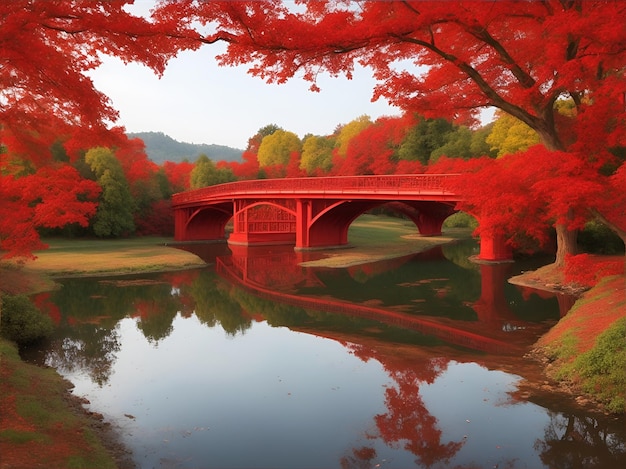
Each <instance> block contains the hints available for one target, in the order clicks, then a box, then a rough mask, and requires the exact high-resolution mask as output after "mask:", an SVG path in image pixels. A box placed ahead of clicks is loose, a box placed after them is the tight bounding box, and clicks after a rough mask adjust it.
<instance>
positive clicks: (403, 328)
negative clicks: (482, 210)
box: [36, 243, 626, 468]
mask: <svg viewBox="0 0 626 469" xmlns="http://www.w3.org/2000/svg"><path fill="white" fill-rule="evenodd" d="M473 249H475V246H474V245H472V244H471V243H469V244H463V243H461V244H459V245H455V246H446V247H445V248H436V249H434V250H432V251H429V252H427V253H423V254H420V255H413V256H407V257H405V258H400V259H395V260H391V261H384V262H378V263H372V264H366V265H362V266H358V267H351V268H347V269H328V268H304V267H302V266H300V265H299V264H298V261H300V260H302V254H297V253H294V252H293V250H291V249H284V248H264V249H256V250H248V251H245V252H241V251H239V250H238V251H237V252H235V253H233V255H224V256H218V258H215V256H214V255H213V257H212V258H211V259H210V260H214V261H215V266H211V267H209V268H206V269H199V270H194V271H186V272H178V273H169V274H159V275H148V276H141V277H118V278H110V279H67V280H65V281H63V288H62V289H61V290H59V291H56V292H52V293H47V294H43V295H38V296H37V297H36V301H37V302H38V304H39V305H40V306H41V308H42V309H44V310H46V311H48V312H49V314H50V315H51V316H52V317H53V318H54V319H55V321H56V323H57V325H58V328H57V335H56V337H55V339H54V340H53V341H52V342H51V343H50V344H49V347H47V348H46V349H45V350H41V351H40V352H39V355H38V359H39V360H40V361H43V362H45V363H46V364H48V365H50V366H54V367H55V368H56V369H57V370H59V372H60V373H61V374H62V375H64V376H65V377H67V378H68V379H69V380H70V381H71V382H72V383H74V385H75V389H74V392H75V393H76V394H78V395H81V396H85V397H86V398H87V399H88V400H89V401H90V405H89V408H90V409H91V410H93V411H95V412H99V413H102V414H103V415H104V417H105V419H106V420H107V421H109V422H111V423H112V424H113V425H114V426H115V427H116V428H118V429H119V432H120V435H121V436H122V439H123V442H124V443H125V444H126V445H127V446H128V448H129V449H130V450H131V451H132V455H133V459H134V461H135V462H136V464H137V466H138V467H141V468H213V467H214V468H335V467H336V468H370V467H371V468H375V467H389V468H408V467H418V468H444V467H446V468H447V467H455V468H477V467H485V468H493V467H499V468H503V467H506V468H544V467H545V468H548V467H552V468H576V467H581V468H583V467H584V468H617V467H623V465H624V463H626V435H625V433H626V432H625V427H626V425H625V424H626V421H624V419H623V418H622V419H610V418H605V417H602V416H599V415H596V414H589V413H585V412H582V411H580V410H577V409H576V408H575V406H573V405H572V403H571V401H569V400H568V399H565V398H563V397H561V396H554V395H550V394H549V393H547V394H536V393H530V394H528V393H524V392H519V389H518V387H519V385H520V383H521V382H522V381H521V380H522V379H523V378H529V379H536V378H537V377H538V376H539V374H538V371H539V369H538V367H536V366H535V365H534V364H532V363H530V362H529V361H528V360H525V359H523V358H522V355H523V351H524V350H525V349H526V348H527V347H528V346H529V345H531V344H532V343H533V342H534V340H536V338H537V337H538V336H539V335H540V334H542V333H543V332H545V331H546V330H547V329H548V328H549V327H550V326H551V325H552V324H554V323H555V322H556V321H557V320H558V319H559V317H560V316H561V315H562V314H565V313H566V308H565V307H564V306H563V305H565V304H566V303H567V302H566V301H564V299H563V298H560V299H559V298H556V297H554V296H549V295H545V294H539V292H533V291H531V290H527V289H520V288H517V287H514V286H512V285H509V284H508V283H507V282H506V278H508V276H510V275H514V274H515V273H517V272H519V271H520V270H526V269H528V268H530V267H529V266H526V265H522V264H514V265H512V264H505V265H503V266H491V267H490V266H487V267H484V266H482V267H481V266H476V265H474V264H471V263H469V262H467V261H466V259H467V256H468V255H469V254H471V251H472V250H473ZM221 254H225V253H224V252H222V253H221ZM559 300H560V301H559ZM564 309H565V310H564Z"/></svg>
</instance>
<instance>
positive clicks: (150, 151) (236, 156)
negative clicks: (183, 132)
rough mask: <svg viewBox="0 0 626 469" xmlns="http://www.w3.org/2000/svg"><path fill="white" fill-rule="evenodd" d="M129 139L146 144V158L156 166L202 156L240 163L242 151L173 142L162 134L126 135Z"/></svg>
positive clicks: (191, 159)
mask: <svg viewBox="0 0 626 469" xmlns="http://www.w3.org/2000/svg"><path fill="white" fill-rule="evenodd" d="M128 137H129V138H140V139H141V140H143V141H144V143H145V144H146V153H147V155H148V158H150V159H151V160H152V161H154V162H155V163H156V164H162V163H163V162H165V161H174V162H179V161H183V160H184V159H187V160H189V161H191V162H193V161H195V160H196V159H197V158H198V156H200V155H202V154H204V155H206V156H208V157H209V158H210V159H212V160H213V161H220V160H224V161H241V154H242V150H239V149H237V148H232V147H227V146H224V145H214V144H206V143H200V144H197V143H186V142H179V141H177V140H174V139H173V138H172V137H170V136H168V135H165V134H164V133H163V132H136V133H128Z"/></svg>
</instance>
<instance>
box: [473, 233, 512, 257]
mask: <svg viewBox="0 0 626 469" xmlns="http://www.w3.org/2000/svg"><path fill="white" fill-rule="evenodd" d="M478 259H479V260H481V261H486V262H511V261H512V260H513V250H512V249H511V246H509V245H508V244H507V243H506V237H505V236H504V235H501V234H488V233H481V235H480V254H479V255H478Z"/></svg>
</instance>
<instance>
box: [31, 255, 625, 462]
mask: <svg viewBox="0 0 626 469" xmlns="http://www.w3.org/2000/svg"><path fill="white" fill-rule="evenodd" d="M270 251H271V250H270ZM440 252H441V250H440ZM285 256H286V257H285ZM461 258H463V259H464V258H465V257H464V256H461ZM232 261H233V262H232V265H235V266H237V268H239V272H240V275H241V278H242V279H245V280H246V282H244V284H247V286H248V288H244V285H242V282H239V283H237V284H235V283H232V282H230V281H227V280H226V279H224V278H222V277H220V276H218V275H217V274H216V272H214V271H213V270H211V269H204V270H195V271H187V272H179V273H171V274H164V275H161V276H153V277H151V278H150V279H141V278H127V279H124V280H119V279H117V280H115V281H111V280H100V281H95V280H79V279H68V280H65V281H64V288H62V289H61V290H58V291H56V292H54V293H52V294H44V295H41V296H38V297H37V298H38V305H39V306H40V307H41V308H42V309H43V310H47V311H49V313H50V315H51V316H53V317H54V318H55V321H56V323H57V324H58V328H59V337H63V338H62V339H57V340H56V341H55V343H53V344H52V347H51V348H50V351H49V352H48V356H47V364H49V365H51V366H54V367H55V368H57V369H59V370H60V371H62V372H63V373H64V374H72V373H78V372H81V373H86V374H88V375H89V376H90V378H91V379H92V380H93V381H94V382H95V383H97V384H98V385H99V386H104V385H105V384H106V383H107V382H108V380H109V377H110V374H111V370H112V367H113V364H114V362H115V360H116V354H117V353H118V352H119V351H120V347H121V344H120V337H119V329H118V327H119V326H118V324H119V322H120V320H121V319H123V318H125V317H134V318H135V319H136V325H137V328H138V329H139V330H140V331H141V332H142V334H143V335H144V337H146V339H147V340H148V341H149V342H150V343H151V344H153V346H155V347H157V346H158V344H159V342H160V341H162V340H163V339H165V338H166V337H167V336H168V335H169V334H170V333H171V331H172V323H173V320H174V318H175V317H177V315H181V316H183V317H190V316H191V315H193V314H195V316H196V317H197V318H198V319H199V321H200V322H201V323H202V324H204V325H206V326H207V327H209V328H213V327H216V326H220V327H222V329H224V331H225V332H226V333H227V334H229V335H233V336H234V335H238V334H245V332H246V330H248V329H249V328H250V327H251V326H252V324H253V323H254V321H267V322H268V324H270V325H272V326H287V327H290V328H291V329H293V330H296V331H302V332H306V333H310V334H315V335H320V336H323V337H327V338H331V339H334V340H336V341H338V342H340V343H342V345H343V346H344V347H346V348H347V349H349V350H350V351H351V353H353V354H354V355H355V356H357V357H358V358H360V359H361V360H363V361H364V362H367V361H369V360H376V361H377V362H379V363H380V364H381V365H382V366H383V368H384V370H385V371H386V373H387V374H388V376H389V377H390V379H391V380H392V382H393V385H390V386H388V387H387V388H386V389H385V393H384V399H385V402H384V404H385V407H386V411H385V412H383V413H379V414H377V415H375V416H374V417H373V423H374V424H375V430H373V431H372V432H371V433H370V434H368V435H367V437H368V438H369V439H370V440H372V444H371V445H369V444H368V445H365V446H359V447H356V448H353V449H350V450H348V454H347V455H344V456H343V457H342V458H341V460H340V461H339V462H340V464H341V467H344V468H369V467H374V466H376V465H377V464H380V461H378V458H377V452H376V449H375V448H376V444H375V441H379V442H383V443H384V444H385V445H386V446H389V447H402V448H404V449H405V450H407V451H409V452H411V453H412V454H413V455H414V456H415V463H416V465H417V466H419V467H445V466H448V465H449V463H450V462H451V461H453V459H454V457H455V455H457V454H458V453H459V451H460V450H461V449H462V448H463V446H464V444H465V440H461V441H444V440H443V432H442V429H441V428H440V425H439V421H438V419H437V417H436V415H433V414H431V412H430V411H429V409H428V408H427V407H426V405H425V403H424V401H423V399H422V396H421V394H420V387H423V386H424V385H429V384H432V383H433V382H434V381H435V380H436V379H437V377H438V376H440V375H441V374H442V373H443V372H445V371H446V369H447V368H448V364H449V360H450V358H443V357H441V358H433V354H432V353H428V349H429V347H432V346H436V347H441V346H444V347H446V350H452V349H453V348H454V347H450V345H449V344H448V345H446V344H445V343H444V342H442V341H441V340H437V339H433V338H432V337H428V336H425V335H423V334H421V333H420V332H416V331H410V330H406V329H403V328H402V327H394V326H393V325H391V324H384V323H380V322H376V321H373V320H372V319H368V318H363V317H358V316H351V315H349V314H336V313H334V312H330V311H329V310H324V308H323V307H322V308H320V309H317V310H316V309H313V308H304V307H297V306H294V305H290V304H285V303H281V302H280V301H278V300H277V298H278V296H275V297H273V298H271V299H267V298H263V297H261V296H258V295H255V290H254V288H250V286H251V285H255V286H256V287H263V286H264V282H265V287H268V286H269V288H271V289H272V291H274V292H288V293H290V294H295V293H298V290H299V289H305V290H307V291H309V292H313V291H316V289H322V288H323V284H324V282H323V281H321V280H320V277H319V276H317V275H315V272H314V271H313V270H310V269H305V268H302V267H301V266H299V265H298V264H297V262H296V261H295V256H294V254H293V250H291V251H287V254H285V255H283V254H281V253H276V252H273V253H272V252H270V261H269V262H268V260H267V259H261V258H260V257H258V256H257V257H248V258H241V257H239V258H237V259H232ZM390 265H391V264H390ZM393 265H394V269H397V268H398V265H399V264H398V262H397V261H396V262H395V263H394V264H393ZM455 265H456V264H455ZM272 266H273V267H272ZM457 267H458V268H459V269H465V270H458V272H461V276H463V272H464V271H467V272H469V273H467V274H464V275H466V276H469V277H470V278H472V279H474V280H472V282H470V283H476V282H475V280H476V278H480V276H478V275H477V271H478V270H479V269H480V270H481V271H482V275H483V283H482V289H481V288H478V289H477V293H476V294H475V296H474V297H473V298H472V300H471V301H467V293H466V292H465V293H459V291H450V290H447V291H445V292H443V293H442V292H441V291H434V290H433V293H432V301H435V302H436V304H437V305H438V307H441V308H442V309H445V308H450V307H451V306H450V305H453V306H452V309H455V308H456V310H459V311H460V310H463V312H462V313H458V312H456V311H453V312H452V313H451V314H452V316H459V315H460V316H462V317H466V316H467V312H466V310H465V309H463V308H469V310H470V311H472V309H473V313H472V314H473V315H474V320H473V321H468V320H467V319H465V320H464V321H465V323H467V324H470V325H472V324H473V326H474V327H475V329H474V330H482V331H485V332H488V333H491V332H494V331H496V332H498V333H499V334H505V333H504V332H503V331H502V327H501V324H500V323H501V322H502V321H506V322H515V323H517V322H519V321H522V322H524V316H522V319H520V313H519V311H517V310H516V309H515V307H516V305H515V304H513V303H512V302H511V301H509V300H507V298H508V296H507V295H505V294H504V293H503V292H502V289H503V288H505V285H504V284H505V283H506V281H505V279H506V275H508V272H509V271H508V270H507V269H508V267H500V268H498V269H492V270H490V271H489V272H486V271H487V270H488V269H486V268H482V267H480V268H476V266H473V265H463V266H458V265H457ZM457 267H455V268H453V270H454V269H457ZM448 268H450V267H448ZM394 269H391V270H386V269H385V268H384V265H382V264H379V265H376V266H373V267H369V268H361V269H354V268H353V269H352V270H351V274H350V275H348V277H350V276H352V277H357V278H358V283H359V284H360V285H366V286H365V287H364V288H366V289H368V288H369V285H368V283H367V282H368V281H369V279H371V278H373V277H376V276H381V275H382V276H385V275H389V276H390V277H389V278H390V280H389V284H390V285H391V284H394V282H395V277H394V276H393V274H392V273H390V272H392V271H393V270H394ZM470 269H471V270H470ZM450 272H451V271H449V272H448V273H450ZM334 278H336V276H335V277H334ZM460 285H466V284H463V283H461V284H460ZM398 288H399V289H400V290H402V291H404V292H405V293H406V291H407V289H408V288H409V287H403V286H402V285H400V286H399V287H398ZM460 288H464V287H460ZM506 288H510V286H506ZM372 289H373V288H372ZM403 289H404V290H403ZM365 293H367V292H365ZM362 294H364V292H363V291H360V292H359V295H362ZM403 294H404V293H403ZM456 295H458V298H457V297H456ZM523 295H525V296H526V297H528V293H527V292H526V291H523ZM518 296H520V297H521V294H519V295H518ZM37 298H36V299H37ZM317 298H318V299H319V298H324V296H318V297H317ZM402 301H405V299H402ZM318 304H319V305H322V306H323V302H319V303H318ZM468 305H470V306H468ZM370 307H371V305H370ZM536 310H537V308H535V309H533V311H536ZM381 311H382V309H381ZM533 314H539V313H533ZM481 319H482V321H481ZM526 319H527V318H526ZM534 319H535V318H533V320H534ZM525 324H527V325H528V327H531V325H532V324H531V323H528V322H526V323H525ZM501 337H510V336H506V335H504V336H501ZM348 338H349V340H347V339H348ZM400 348H406V350H412V351H413V352H415V351H418V352H417V353H413V352H412V353H408V354H406V355H403V354H402V353H400V352H399V351H398V350H399V349H400ZM457 350H458V348H457ZM465 350H466V349H465ZM474 357H475V358H477V357H478V355H474ZM549 418H550V423H549V425H548V426H546V429H545V435H544V437H543V438H542V439H537V441H536V443H535V450H536V451H537V454H539V456H540V458H541V460H542V462H543V463H544V464H545V465H546V466H548V467H551V468H555V469H574V468H603V467H623V466H624V465H625V464H626V448H625V441H624V435H623V433H618V432H616V431H615V430H613V429H612V428H611V427H610V426H607V425H605V424H603V423H602V421H601V420H599V419H595V418H592V417H589V416H574V415H570V414H567V413H560V412H559V413H557V412H550V411H549ZM455 467H458V468H460V467H463V466H459V465H458V464H457V465H456V466H455ZM467 467H468V468H469V467H473V466H471V465H470V466H467ZM510 467H516V463H515V461H511V464H510Z"/></svg>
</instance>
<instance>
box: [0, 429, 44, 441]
mask: <svg viewBox="0 0 626 469" xmlns="http://www.w3.org/2000/svg"><path fill="white" fill-rule="evenodd" d="M31 441H35V442H37V443H49V439H48V438H47V437H46V436H45V435H42V434H41V433H37V432H25V431H19V430H13V429H11V428H9V429H6V430H2V431H0V442H6V443H11V444H14V445H19V444H23V443H30V442H31Z"/></svg>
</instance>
